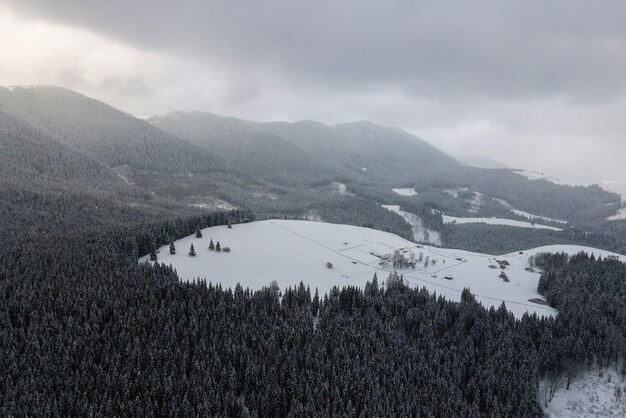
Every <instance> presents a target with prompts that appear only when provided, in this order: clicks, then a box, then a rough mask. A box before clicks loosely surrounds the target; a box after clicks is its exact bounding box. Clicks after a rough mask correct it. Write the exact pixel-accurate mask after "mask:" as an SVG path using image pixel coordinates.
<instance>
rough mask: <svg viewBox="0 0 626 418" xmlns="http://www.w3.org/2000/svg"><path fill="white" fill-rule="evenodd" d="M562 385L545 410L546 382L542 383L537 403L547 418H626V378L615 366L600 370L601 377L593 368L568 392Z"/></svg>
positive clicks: (573, 384)
mask: <svg viewBox="0 0 626 418" xmlns="http://www.w3.org/2000/svg"><path fill="white" fill-rule="evenodd" d="M564 380H565V378H564ZM565 383H566V382H565V381H563V382H562V383H561V386H560V387H559V389H557V391H556V392H555V394H554V398H553V399H552V401H551V402H550V403H548V405H547V407H546V406H545V399H547V396H548V395H547V386H548V382H547V381H543V382H541V385H540V387H539V391H540V392H539V396H540V398H541V399H540V401H541V405H542V406H543V407H544V411H545V412H546V413H548V414H549V415H548V416H549V417H550V418H570V417H579V418H595V417H616V418H617V417H626V378H625V377H624V376H623V375H621V374H620V373H618V372H617V371H616V370H615V367H614V366H612V367H609V368H608V369H603V370H602V375H600V373H599V372H598V369H597V368H595V367H594V368H593V369H592V370H586V371H582V372H580V373H579V375H578V376H577V377H576V378H575V379H574V380H573V381H572V383H571V385H570V388H569V390H567V389H566V388H565Z"/></svg>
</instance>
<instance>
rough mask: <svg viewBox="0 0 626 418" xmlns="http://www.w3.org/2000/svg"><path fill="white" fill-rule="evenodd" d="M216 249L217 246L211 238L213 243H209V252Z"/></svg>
mask: <svg viewBox="0 0 626 418" xmlns="http://www.w3.org/2000/svg"><path fill="white" fill-rule="evenodd" d="M214 249H215V244H213V238H211V241H210V242H209V250H211V251H213V250H214Z"/></svg>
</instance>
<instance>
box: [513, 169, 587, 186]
mask: <svg viewBox="0 0 626 418" xmlns="http://www.w3.org/2000/svg"><path fill="white" fill-rule="evenodd" d="M513 172H514V173H516V174H519V175H520V176H523V177H526V178H527V179H529V180H545V181H549V182H550V183H554V184H558V185H559V186H580V184H574V183H571V182H568V181H565V180H561V179H557V178H554V177H550V176H546V175H545V174H544V173H541V172H539V171H527V170H513Z"/></svg>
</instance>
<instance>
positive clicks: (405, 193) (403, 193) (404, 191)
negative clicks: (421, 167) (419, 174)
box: [391, 187, 417, 196]
mask: <svg viewBox="0 0 626 418" xmlns="http://www.w3.org/2000/svg"><path fill="white" fill-rule="evenodd" d="M391 191H392V192H394V193H397V194H399V195H400V196H417V192H416V191H415V189H414V188H413V187H410V188H405V189H391Z"/></svg>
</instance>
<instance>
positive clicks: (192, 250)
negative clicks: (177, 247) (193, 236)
mask: <svg viewBox="0 0 626 418" xmlns="http://www.w3.org/2000/svg"><path fill="white" fill-rule="evenodd" d="M189 255H190V256H192V257H193V256H195V255H196V250H195V249H194V248H193V244H191V247H189Z"/></svg>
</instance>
